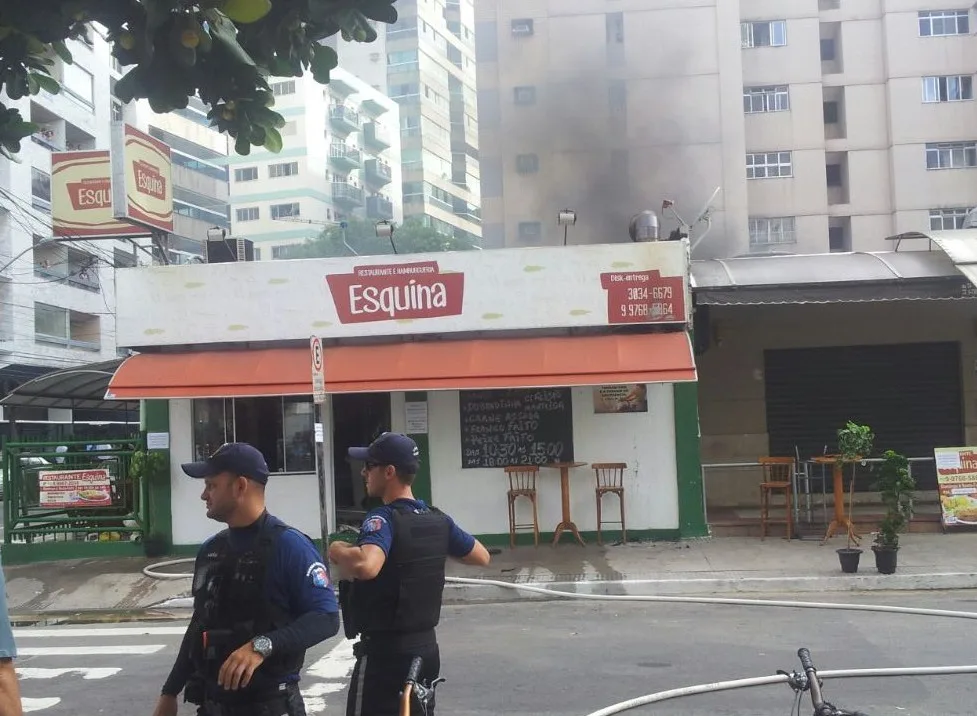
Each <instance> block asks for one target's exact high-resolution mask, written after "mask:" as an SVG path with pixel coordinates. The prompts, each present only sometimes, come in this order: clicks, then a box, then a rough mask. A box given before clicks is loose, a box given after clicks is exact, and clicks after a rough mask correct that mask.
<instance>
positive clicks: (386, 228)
mask: <svg viewBox="0 0 977 716" xmlns="http://www.w3.org/2000/svg"><path fill="white" fill-rule="evenodd" d="M376 230H377V237H378V238H381V239H383V238H388V239H390V248H392V249H393V250H394V253H397V246H396V245H395V244H394V225H393V224H392V223H390V222H389V221H388V220H387V219H381V220H380V221H378V222H377V223H376Z"/></svg>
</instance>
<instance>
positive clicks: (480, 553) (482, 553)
mask: <svg viewBox="0 0 977 716" xmlns="http://www.w3.org/2000/svg"><path fill="white" fill-rule="evenodd" d="M458 561H459V562H461V563H462V564H470V565H472V566H474V567H487V566H488V564H489V562H491V561H492V557H491V555H489V553H488V550H487V549H485V545H483V544H482V543H481V542H479V541H478V540H477V539H476V540H475V545H474V546H473V547H472V548H471V550H470V551H469V552H468V554H466V555H465V556H464V557H458Z"/></svg>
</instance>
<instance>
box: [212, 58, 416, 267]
mask: <svg viewBox="0 0 977 716" xmlns="http://www.w3.org/2000/svg"><path fill="white" fill-rule="evenodd" d="M270 84H271V87H272V91H273V92H274V94H275V110H276V111H277V112H279V113H280V114H282V116H284V117H285V119H286V120H287V121H286V124H285V126H284V127H283V128H282V130H281V133H282V138H283V139H284V143H285V146H284V148H283V149H282V151H280V152H278V153H277V154H275V153H272V152H269V151H266V150H264V149H260V148H253V149H252V151H251V153H250V154H249V155H247V156H240V155H237V154H233V155H231V156H230V157H228V160H227V161H228V164H229V168H230V172H231V230H232V234H233V235H234V236H236V237H240V238H246V239H250V240H252V241H254V242H255V258H256V259H273V258H287V257H288V246H290V245H292V244H298V243H302V242H303V241H305V240H306V239H309V238H312V237H315V236H317V235H318V234H319V233H321V232H322V230H323V229H324V228H327V227H329V226H332V225H334V224H338V223H339V222H341V221H343V220H344V219H346V218H348V217H351V216H357V217H360V218H365V219H370V220H373V221H379V220H382V219H388V220H394V221H397V222H400V221H401V220H402V217H403V202H402V199H401V195H400V182H401V178H400V171H401V169H400V151H401V150H400V135H399V134H398V133H397V126H398V123H399V114H398V106H397V103H396V102H393V101H392V100H391V99H390V98H388V97H386V96H384V95H383V94H382V93H381V92H380V91H379V90H376V89H374V88H372V87H371V86H369V85H368V84H366V83H365V82H363V81H362V80H361V79H359V78H357V77H356V76H354V75H352V74H350V73H348V72H345V71H344V70H341V69H336V70H333V72H332V73H331V80H330V82H329V83H328V84H327V85H321V84H319V83H318V82H316V81H315V80H314V79H313V78H312V75H311V74H309V73H307V74H306V75H305V76H304V77H289V78H277V79H273V80H271V81H270Z"/></svg>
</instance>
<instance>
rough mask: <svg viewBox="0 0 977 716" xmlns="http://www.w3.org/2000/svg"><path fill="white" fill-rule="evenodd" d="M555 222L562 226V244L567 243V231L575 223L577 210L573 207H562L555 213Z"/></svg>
mask: <svg viewBox="0 0 977 716" xmlns="http://www.w3.org/2000/svg"><path fill="white" fill-rule="evenodd" d="M556 223H557V224H559V225H560V226H562V227H563V245H564V246H566V245H567V231H568V230H569V228H570V227H571V226H573V225H574V224H576V223H577V212H575V211H574V210H573V209H562V210H560V213H558V214H557V215H556Z"/></svg>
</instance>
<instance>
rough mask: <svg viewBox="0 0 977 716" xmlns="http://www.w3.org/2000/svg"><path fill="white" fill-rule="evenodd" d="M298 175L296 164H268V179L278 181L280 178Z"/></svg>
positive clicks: (297, 164) (297, 165)
mask: <svg viewBox="0 0 977 716" xmlns="http://www.w3.org/2000/svg"><path fill="white" fill-rule="evenodd" d="M298 173H299V163H298V162H285V163H283V164H269V165H268V178H269V179H278V178H280V177H291V176H295V175H296V174H298Z"/></svg>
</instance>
